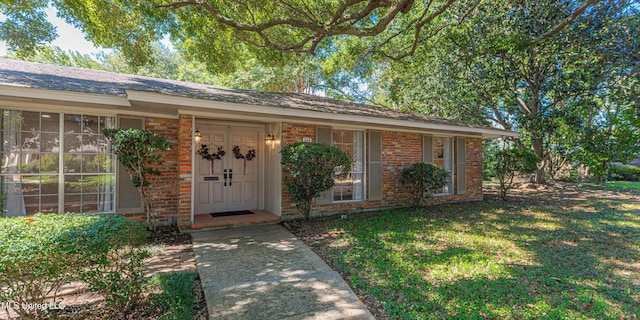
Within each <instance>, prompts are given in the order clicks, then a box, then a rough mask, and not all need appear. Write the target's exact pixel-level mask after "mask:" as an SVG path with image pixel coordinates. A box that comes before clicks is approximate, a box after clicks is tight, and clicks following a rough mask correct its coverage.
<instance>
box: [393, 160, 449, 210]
mask: <svg viewBox="0 0 640 320" xmlns="http://www.w3.org/2000/svg"><path fill="white" fill-rule="evenodd" d="M448 177H449V172H447V171H446V170H444V169H441V168H439V167H438V166H435V165H433V164H430V163H422V162H418V163H414V164H412V165H411V166H410V167H407V168H404V170H402V178H400V182H401V183H402V184H403V185H405V187H406V188H407V189H408V190H409V193H411V197H412V200H413V206H414V207H419V206H420V205H421V204H422V200H423V199H425V198H429V197H431V196H432V195H433V192H434V191H435V190H438V189H440V188H442V187H444V186H445V185H446V184H447V178H448Z"/></svg>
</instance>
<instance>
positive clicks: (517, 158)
mask: <svg viewBox="0 0 640 320" xmlns="http://www.w3.org/2000/svg"><path fill="white" fill-rule="evenodd" d="M495 158H496V162H495V163H494V170H495V172H496V175H497V176H498V180H499V181H500V198H502V200H506V199H507V192H509V189H511V185H512V183H513V178H514V176H515V175H516V174H518V173H520V174H523V173H533V172H536V170H538V162H540V158H538V156H536V155H535V154H534V153H533V152H531V151H529V150H522V149H505V150H500V151H498V152H496V153H495Z"/></svg>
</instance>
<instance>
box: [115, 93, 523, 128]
mask: <svg viewBox="0 0 640 320" xmlns="http://www.w3.org/2000/svg"><path fill="white" fill-rule="evenodd" d="M126 92H127V97H128V98H129V100H131V101H143V102H148V103H158V104H172V105H178V106H184V107H192V108H203V109H209V110H219V111H229V112H246V113H253V114H263V115H267V116H269V117H271V118H281V119H283V120H285V121H287V120H292V119H291V118H307V119H317V120H318V121H352V122H357V123H362V124H369V125H378V126H390V127H402V128H412V129H416V130H435V131H441V130H442V131H456V132H461V133H470V134H481V135H482V137H483V138H496V137H515V136H517V135H518V133H517V132H512V131H504V130H498V129H491V128H474V127H465V126H456V125H449V124H439V123H429V122H419V121H410V120H400V119H391V118H381V117H371V116H359V115H350V114H342V113H328V112H320V111H311V110H299V109H292V108H283V107H273V106H258V105H249V104H243V103H229V102H220V101H213V100H204V99H194V98H186V97H177V96H168V95H163V94H158V93H151V92H141V91H131V90H127V91H126ZM181 113H183V114H189V115H201V113H200V112H197V111H193V112H190V111H187V110H184V111H181Z"/></svg>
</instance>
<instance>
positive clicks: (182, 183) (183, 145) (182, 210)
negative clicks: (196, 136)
mask: <svg viewBox="0 0 640 320" xmlns="http://www.w3.org/2000/svg"><path fill="white" fill-rule="evenodd" d="M192 120H193V118H192V116H187V115H180V119H179V121H178V123H179V129H178V140H179V156H178V177H177V179H176V180H174V184H177V186H178V189H179V190H178V192H179V193H178V226H179V227H180V229H189V228H191V191H192V190H191V148H192V146H193V143H192V139H193V137H192V131H193V122H192Z"/></svg>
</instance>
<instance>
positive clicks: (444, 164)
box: [433, 137, 453, 194]
mask: <svg viewBox="0 0 640 320" xmlns="http://www.w3.org/2000/svg"><path fill="white" fill-rule="evenodd" d="M433 164H434V165H436V166H438V167H439V168H442V169H445V170H447V172H449V178H448V180H447V184H446V185H445V186H444V187H443V188H442V189H440V190H436V191H435V192H434V194H451V193H452V191H453V138H445V137H433Z"/></svg>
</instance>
